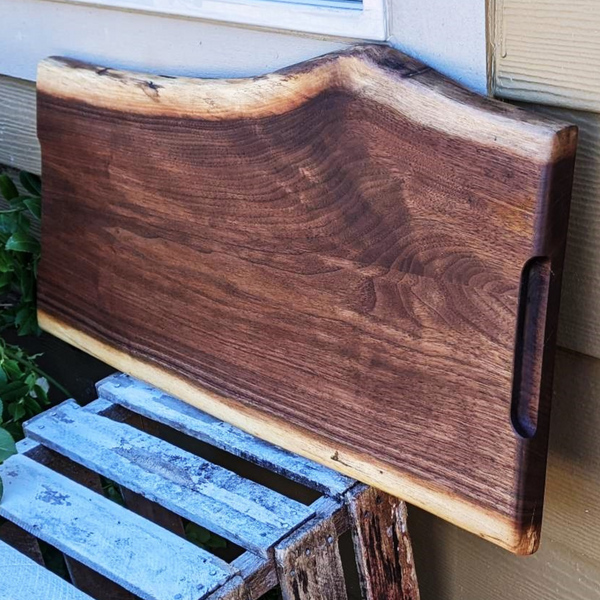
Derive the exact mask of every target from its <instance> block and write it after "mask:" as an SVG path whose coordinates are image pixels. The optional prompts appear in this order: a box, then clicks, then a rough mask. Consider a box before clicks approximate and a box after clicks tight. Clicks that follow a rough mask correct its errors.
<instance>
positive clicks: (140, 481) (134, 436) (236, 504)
mask: <svg viewBox="0 0 600 600" xmlns="http://www.w3.org/2000/svg"><path fill="white" fill-rule="evenodd" d="M103 407H104V404H103V402H102V401H101V402H100V403H99V404H98V405H96V403H92V404H91V405H88V407H87V408H86V409H81V408H79V407H78V405H77V404H76V403H75V402H70V403H69V402H67V403H63V404H62V405H61V406H59V407H57V408H55V409H53V410H51V411H49V412H46V413H44V414H43V415H42V416H41V417H38V418H36V419H33V420H31V421H29V422H28V423H27V424H26V425H25V431H26V433H27V435H28V436H29V437H31V438H33V439H36V440H38V441H39V442H41V443H43V444H44V445H45V446H47V447H49V448H51V449H53V450H55V451H56V452H60V453H61V454H64V455H65V456H67V457H69V458H70V459H72V460H74V461H76V462H78V463H81V464H83V465H85V466H86V467H88V468H90V469H93V470H95V471H97V472H99V473H101V474H102V475H104V476H105V477H110V478H111V479H113V480H115V481H117V482H118V483H119V484H121V485H124V486H125V487H127V488H129V489H130V490H132V491H134V492H136V493H138V494H142V495H143V496H144V497H146V498H148V499H149V500H152V501H153V502H157V503H159V504H161V506H164V507H166V508H167V509H169V510H171V511H173V512H175V513H177V514H179V515H181V516H183V517H185V518H186V519H189V520H191V521H193V522H195V523H198V524H199V525H201V526H202V527H206V528H207V529H209V530H211V531H214V532H215V533H217V534H219V535H221V536H223V537H225V538H227V539H229V540H231V541H233V542H235V543H236V544H238V545H239V546H242V547H243V548H246V549H251V550H253V551H255V552H258V553H260V554H262V555H263V556H266V555H267V554H268V550H269V548H270V547H271V546H272V545H273V544H275V543H276V542H277V541H279V540H280V539H281V538H282V537H283V536H284V535H285V534H286V533H287V532H288V531H289V530H290V528H292V527H294V526H297V525H300V524H301V523H303V522H304V521H306V519H308V518H310V516H311V515H312V511H311V510H310V509H309V508H308V507H306V506H304V505H302V504H300V503H299V502H296V501H295V500H291V499H290V498H286V497H285V496H283V495H281V494H279V493H277V492H275V491H273V490H270V489H269V488H266V487H264V486H262V485H259V484H257V483H254V482H253V481H250V480H249V479H245V478H243V477H241V476H239V475H237V474H235V473H233V472H231V471H228V470H227V469H224V468H223V467H220V466H218V465H215V464H213V463H211V462H209V461H207V460H205V459H203V458H200V457H198V456H195V455H194V454H191V453H190V452H187V451H185V450H181V449H180V448H178V447H176V446H174V445H172V444H169V443H168V442H165V441H163V440H161V439H158V438H155V437H153V436H151V435H148V434H147V433H144V432H143V431H139V430H138V429H136V428H134V427H131V426H130V425H127V424H125V423H117V422H115V421H112V420H111V419H109V418H106V417H102V416H99V415H97V414H93V412H94V411H95V410H103Z"/></svg>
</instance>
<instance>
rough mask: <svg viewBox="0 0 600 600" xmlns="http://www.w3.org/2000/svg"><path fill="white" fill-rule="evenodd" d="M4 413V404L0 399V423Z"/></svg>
mask: <svg viewBox="0 0 600 600" xmlns="http://www.w3.org/2000/svg"><path fill="white" fill-rule="evenodd" d="M3 413H4V404H3V403H2V400H0V423H2V414H3Z"/></svg>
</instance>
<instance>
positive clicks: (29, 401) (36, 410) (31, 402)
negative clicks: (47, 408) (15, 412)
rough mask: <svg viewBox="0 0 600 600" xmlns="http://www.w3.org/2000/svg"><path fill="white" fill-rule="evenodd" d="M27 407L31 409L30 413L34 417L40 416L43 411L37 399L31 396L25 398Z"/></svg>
mask: <svg viewBox="0 0 600 600" xmlns="http://www.w3.org/2000/svg"><path fill="white" fill-rule="evenodd" d="M25 406H26V408H28V409H29V412H30V414H31V415H32V416H33V415H39V414H40V413H41V412H42V410H43V409H42V407H41V406H40V404H39V403H38V401H37V400H35V398H32V397H31V396H26V397H25ZM15 420H17V419H15Z"/></svg>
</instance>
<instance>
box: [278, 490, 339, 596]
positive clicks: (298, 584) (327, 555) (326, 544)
mask: <svg viewBox="0 0 600 600" xmlns="http://www.w3.org/2000/svg"><path fill="white" fill-rule="evenodd" d="M343 508H344V507H343V506H341V505H340V504H338V503H336V502H335V501H333V500H331V499H329V506H328V507H327V509H325V507H324V510H323V512H321V513H320V514H318V515H317V516H316V517H315V518H313V519H312V520H311V521H309V522H308V523H305V524H304V525H303V526H302V527H300V528H299V529H297V530H296V531H294V532H293V533H292V534H291V535H290V536H289V537H287V538H286V539H285V540H283V541H282V542H280V543H279V544H278V545H277V546H276V547H275V561H276V564H277V572H278V576H279V584H280V585H281V592H282V595H283V598H284V600H346V599H347V597H348V595H347V592H346V583H345V580H344V571H343V568H342V560H341V558H340V553H339V548H338V532H337V528H336V526H335V523H334V515H335V514H336V513H338V512H340V511H342V510H343Z"/></svg>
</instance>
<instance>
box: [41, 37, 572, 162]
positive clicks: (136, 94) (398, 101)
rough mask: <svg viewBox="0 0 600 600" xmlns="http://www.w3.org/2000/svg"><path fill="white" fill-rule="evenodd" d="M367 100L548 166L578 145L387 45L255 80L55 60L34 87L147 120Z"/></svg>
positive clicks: (557, 125)
mask: <svg viewBox="0 0 600 600" xmlns="http://www.w3.org/2000/svg"><path fill="white" fill-rule="evenodd" d="M331 88H336V89H339V90H345V91H347V92H349V93H352V94H356V95H358V96H362V97H363V98H366V99H369V100H372V101H374V102H376V103H378V104H381V105H382V106H386V107H387V108H389V109H390V110H394V111H396V112H398V113H399V114H402V115H404V116H405V117H407V118H408V119H409V120H411V121H412V122H414V123H418V124H420V125H422V126H424V127H427V128H431V129H434V130H437V131H440V132H442V133H444V134H447V135H451V136H454V137H457V138H462V139H466V140H471V139H473V135H474V131H476V132H477V141H478V143H479V144H481V145H487V146H491V147H502V148H503V149H505V150H508V151H510V152H511V153H513V154H515V155H517V156H522V157H523V158H524V159H527V160H528V161H530V162H539V164H547V163H550V162H555V161H557V160H560V159H561V158H563V157H564V156H565V155H567V156H568V155H570V154H572V153H573V151H574V140H573V139H569V138H570V136H569V134H568V133H566V131H565V130H568V129H569V124H568V123H565V122H562V121H559V120H557V119H551V118H548V117H540V116H539V115H536V114H535V113H532V112H528V111H525V110H523V109H521V108H518V107H515V106H512V105H509V104H505V103H503V102H501V101H498V100H494V99H491V98H487V97H484V96H479V95H477V94H475V93H473V92H471V91H469V90H467V89H465V88H463V87H461V86H460V85H458V84H457V83H455V82H454V81H452V80H451V79H449V78H447V77H444V76H443V75H441V74H440V73H438V72H436V71H434V70H433V69H432V68H430V67H428V66H427V65H425V64H423V63H421V62H420V61H418V60H417V59H414V58H412V57H410V56H407V55H405V54H403V53H401V52H399V51H397V50H395V49H394V48H391V47H389V46H385V45H374V44H357V45H355V46H351V47H350V48H348V49H346V50H341V51H339V52H333V53H330V54H326V55H324V56H320V57H317V58H315V59H312V60H308V61H305V62H302V63H299V64H297V65H293V66H291V67H288V68H285V69H282V70H280V71H276V72H274V73H270V74H267V75H261V76H258V77H247V78H239V79H201V78H190V77H170V76H169V77H165V76H162V75H157V74H149V73H142V72H134V71H124V70H119V69H113V68H110V67H105V66H100V65H95V64H90V63H86V62H82V61H79V60H75V59H71V58H67V57H61V56H54V57H49V58H46V59H44V60H42V61H41V62H40V63H39V66H38V74H37V90H38V93H42V94H46V95H48V96H51V97H54V98H60V99H63V100H72V101H76V102H81V103H85V104H88V105H90V106H93V107H97V108H103V109H107V110H112V111H115V112H123V113H129V114H141V115H146V116H162V117H186V118H199V119H204V120H209V121H211V120H216V121H220V120H228V119H238V118H263V117H268V116H272V115H278V114H282V113H284V112H287V111H291V110H293V109H294V108H297V107H298V106H300V105H303V104H305V103H306V102H308V101H309V100H311V99H312V98H314V97H316V96H318V95H319V94H320V93H321V92H323V91H324V90H327V89H331Z"/></svg>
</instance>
